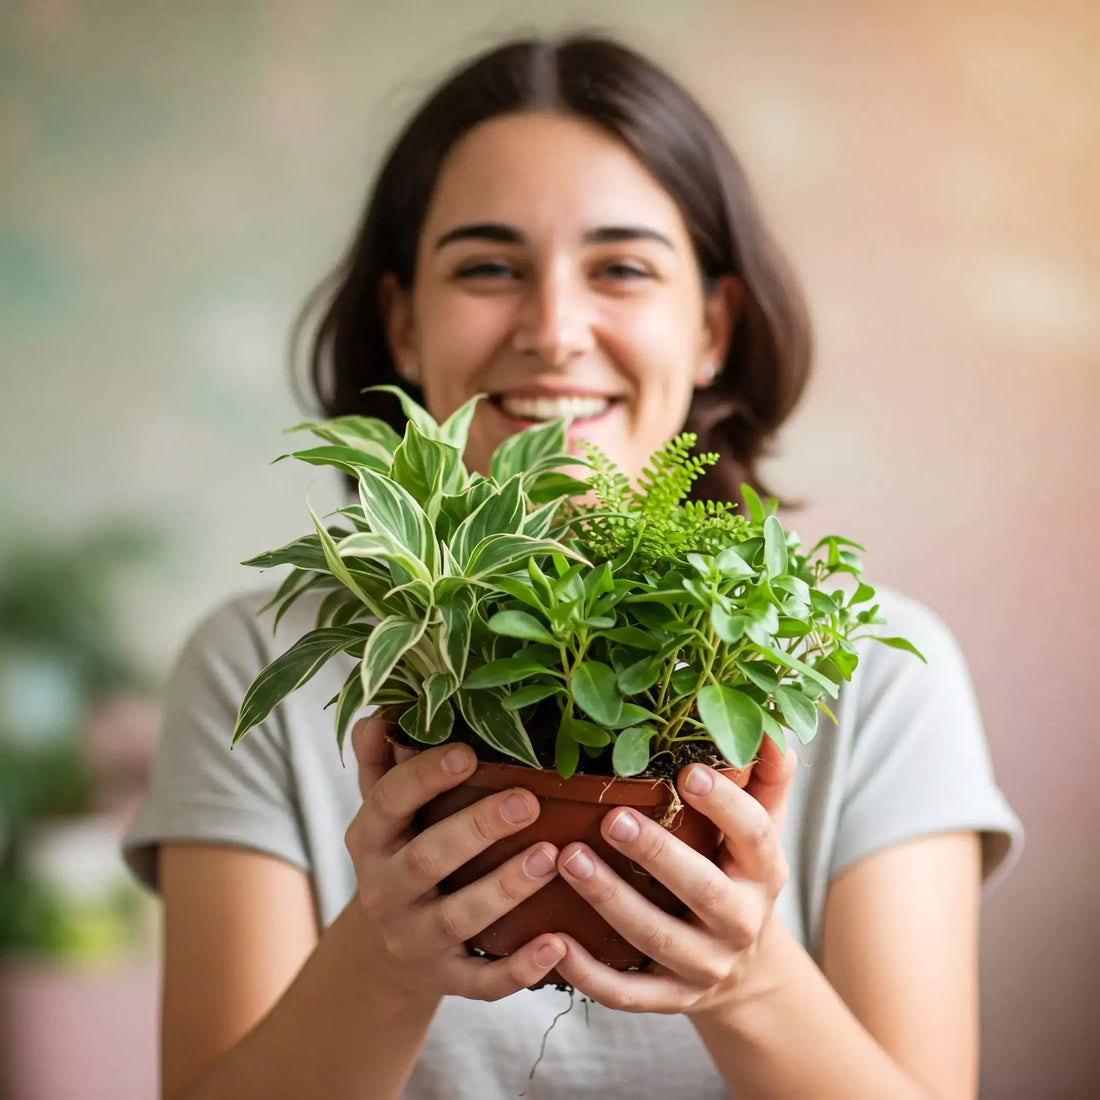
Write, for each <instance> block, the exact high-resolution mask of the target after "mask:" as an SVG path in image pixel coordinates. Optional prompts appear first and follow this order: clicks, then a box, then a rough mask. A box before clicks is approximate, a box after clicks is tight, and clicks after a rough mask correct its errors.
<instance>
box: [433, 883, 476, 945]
mask: <svg viewBox="0 0 1100 1100" xmlns="http://www.w3.org/2000/svg"><path fill="white" fill-rule="evenodd" d="M435 912H436V926H437V927H438V928H439V931H440V932H441V933H442V935H443V938H444V939H445V940H446V941H447V942H448V943H463V942H465V940H466V939H467V937H468V935H469V932H468V927H467V921H466V918H465V917H464V916H463V915H462V913H461V912H460V911H459V906H458V903H457V902H456V900H455V896H454V895H453V894H445V895H444V896H443V897H442V898H440V899H439V902H438V903H437V906H436V911H435Z"/></svg>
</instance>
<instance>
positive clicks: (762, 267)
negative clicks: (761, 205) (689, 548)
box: [295, 33, 811, 507]
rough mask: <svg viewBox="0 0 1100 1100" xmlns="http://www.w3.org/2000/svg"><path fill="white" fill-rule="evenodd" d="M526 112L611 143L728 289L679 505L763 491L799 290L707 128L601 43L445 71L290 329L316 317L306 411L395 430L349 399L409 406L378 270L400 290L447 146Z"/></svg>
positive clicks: (524, 42) (502, 50) (783, 400)
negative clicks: (694, 470)
mask: <svg viewBox="0 0 1100 1100" xmlns="http://www.w3.org/2000/svg"><path fill="white" fill-rule="evenodd" d="M525 110H531V111H553V112H556V113H559V114H564V115H568V116H573V117H577V118H581V119H585V120H588V121H590V122H594V123H596V124H597V125H599V126H600V127H602V128H603V129H604V130H605V131H606V132H608V133H610V134H611V135H612V136H614V137H616V138H618V139H619V140H620V141H621V142H623V144H624V145H626V146H627V148H629V149H630V150H631V152H633V153H634V155H635V156H636V157H637V158H638V159H639V161H641V163H642V164H643V165H644V166H645V167H646V168H647V169H648V170H649V172H650V173H651V174H652V175H653V176H654V177H655V178H656V179H657V181H658V182H659V183H660V184H661V185H662V186H663V187H664V188H665V190H666V191H667V192H668V193H669V195H670V196H671V197H672V199H673V200H674V201H675V202H676V203H677V205H678V207H679V209H680V211H681V214H682V216H683V218H684V221H685V224H686V226H687V230H688V233H689V235H690V238H691V240H692V243H693V245H694V248H695V253H696V257H697V259H698V263H699V268H700V272H701V275H702V278H703V282H704V286H705V287H708V288H709V285H710V280H712V279H714V278H716V277H717V276H720V275H725V274H732V275H735V276H737V277H738V278H739V279H740V281H741V282H742V284H743V286H744V299H743V302H742V305H741V312H740V315H739V317H738V319H737V324H736V328H735V330H734V334H733V338H732V340H731V343H730V348H729V353H728V355H727V356H726V359H725V362H724V363H723V364H721V369H720V372H719V374H718V376H717V378H716V379H715V381H714V383H713V384H712V385H711V386H709V387H707V388H704V389H699V390H696V391H695V394H694V397H693V400H692V403H691V407H690V410H689V412H688V417H687V421H686V423H685V424H684V430H686V431H694V432H696V433H697V434H698V436H699V439H698V442H697V444H696V449H697V450H703V451H717V452H718V453H719V454H720V455H721V456H722V457H721V460H720V462H719V464H718V465H716V466H714V467H711V468H710V469H708V470H707V472H706V474H705V475H704V476H703V477H701V478H700V479H699V480H698V481H697V482H696V483H695V485H694V486H693V493H692V496H693V497H695V498H696V499H707V498H713V499H716V500H730V501H737V502H739V503H743V502H742V501H741V493H740V489H739V485H740V483H741V482H742V481H746V482H748V483H749V484H750V485H752V486H753V488H754V489H756V490H757V492H759V493H761V494H762V495H775V494H772V493H771V491H770V490H769V489H768V488H767V487H766V486H764V485H763V484H762V482H761V479H760V475H759V472H758V470H757V464H758V462H759V460H760V459H761V458H762V457H763V456H765V455H766V454H767V453H769V452H768V444H769V442H770V440H771V437H772V436H773V435H774V433H775V432H776V430H777V429H778V428H779V426H780V425H781V424H782V423H783V421H784V420H786V418H787V417H788V416H789V415H790V413H791V411H792V410H793V409H794V407H795V405H796V404H797V402H798V399H799V397H800V396H801V394H802V391H803V389H804V388H805V385H806V380H807V376H808V374H809V367H810V355H811V339H810V325H809V319H808V316H807V312H806V307H805V304H804V302H803V298H802V295H801V292H800V290H799V287H798V285H797V283H796V282H795V280H794V278H793V277H792V275H791V272H790V270H789V268H788V266H787V264H786V261H785V260H784V258H783V256H782V254H781V253H780V251H779V249H778V247H777V246H776V244H775V242H774V241H773V240H772V237H771V235H770V233H769V232H768V230H767V228H766V227H765V225H764V222H763V220H762V218H761V215H760V213H759V211H758V209H757V206H756V202H755V200H754V198H753V195H752V192H751V188H750V186H749V183H748V181H747V179H746V177H745V174H744V171H743V170H742V168H741V166H740V164H739V163H738V161H737V159H736V157H735V156H734V155H733V153H732V151H731V150H730V148H729V146H728V145H727V144H726V142H725V140H724V139H723V137H722V135H721V133H720V132H719V130H718V129H717V127H716V126H715V124H714V122H713V121H712V120H711V118H710V117H709V116H708V115H707V114H706V112H705V111H704V110H703V109H702V107H700V105H699V104H698V103H697V102H696V100H695V99H694V98H693V97H692V96H691V95H690V93H689V92H687V91H686V90H685V89H684V88H683V87H682V86H681V85H680V84H678V83H677V82H676V81H675V80H673V79H672V77H670V76H669V75H668V74H667V73H665V72H664V71H662V70H661V69H660V68H658V67H657V66H656V65H654V64H653V63H652V62H651V61H649V60H647V59H646V58H644V57H643V56H641V55H640V54H639V53H637V52H635V51H634V50H633V49H631V48H629V47H627V46H625V45H623V44H622V43H620V42H617V41H615V40H614V39H613V38H610V37H607V36H605V35H602V34H593V33H576V34H571V35H568V36H566V37H563V38H560V39H545V38H542V37H537V36H533V37H528V38H521V39H514V40H511V41H508V42H505V43H503V44H501V45H498V46H496V47H493V48H492V49H490V50H488V51H487V52H485V53H483V54H481V55H480V56H478V57H476V58H474V59H473V60H472V61H470V62H468V63H466V64H464V65H462V66H461V67H460V68H458V69H456V70H455V71H453V72H452V73H451V74H450V75H449V76H448V77H447V78H446V79H445V80H444V81H443V83H442V84H440V85H439V86H438V87H437V89H436V90H435V91H434V92H432V93H431V94H430V95H429V96H428V98H427V99H426V100H425V102H424V103H423V104H422V105H421V106H420V108H419V109H418V110H417V111H416V113H415V114H414V116H413V117H412V119H411V121H410V122H408V124H407V125H406V126H405V128H404V130H403V132H402V133H401V134H400V135H399V136H398V138H397V140H396V141H395V143H394V144H393V146H392V148H391V149H390V151H389V154H388V156H387V157H386V158H385V161H384V162H383V164H382V168H381V171H380V172H379V174H378V177H377V180H376V182H375V185H374V189H373V191H372V193H371V195H370V198H369V201H368V203H367V207H366V211H365V213H364V215H363V218H362V222H361V224H360V226H359V229H358V231H357V232H356V234H355V238H354V240H353V242H352V244H351V247H350V248H349V249H348V252H347V254H346V255H345V256H344V258H343V260H342V261H341V262H340V264H339V265H338V266H337V268H336V269H335V270H334V271H333V272H332V274H331V275H330V276H329V277H328V278H327V279H326V280H325V281H324V282H323V283H322V284H321V286H319V287H318V288H317V289H316V290H315V291H314V293H313V295H312V296H311V297H310V299H309V300H308V301H307V302H306V305H305V306H304V307H303V310H302V313H301V314H300V316H299V318H298V321H297V324H296V326H295V346H297V345H298V341H299V340H300V339H301V337H302V333H303V331H304V329H305V326H306V324H307V321H308V318H309V317H310V316H311V315H312V314H313V313H314V312H315V311H316V310H317V309H319V308H322V309H323V312H322V313H321V316H320V320H319V322H318V324H317V327H316V330H315V332H314V335H313V338H312V346H311V352H310V356H309V381H310V386H311V389H312V391H313V393H314V395H315V396H316V398H317V402H318V404H319V407H320V410H321V412H323V414H324V415H325V416H328V417H334V416H343V415H347V414H353V413H354V414H365V413H366V412H367V406H368V404H369V411H370V415H373V416H379V417H381V418H382V419H385V420H387V421H389V422H390V423H391V424H392V425H393V427H394V428H395V429H397V431H398V432H399V433H403V432H404V427H405V417H404V415H403V413H402V412H401V408H400V405H399V403H398V402H397V401H396V400H391V398H390V397H389V395H379V394H372V395H369V396H368V395H364V394H362V393H361V392H360V391H361V390H362V389H363V387H365V386H370V385H375V384H379V383H391V384H393V385H397V386H401V387H402V388H404V389H405V390H407V391H408V392H409V393H410V394H411V395H412V396H413V397H414V398H415V399H416V400H417V401H420V402H421V403H423V396H422V393H421V391H420V389H419V387H416V386H412V385H409V384H408V383H406V382H405V381H404V380H403V379H402V378H401V377H400V376H399V375H398V374H397V372H396V370H395V367H394V363H393V359H392V357H391V354H390V348H389V343H388V339H387V335H386V327H385V323H384V318H383V315H382V307H381V303H380V301H379V285H380V281H381V279H382V276H383V275H384V274H385V273H386V272H393V273H394V274H395V276H396V278H397V280H398V281H399V283H400V284H401V286H402V287H404V288H406V289H410V288H411V287H412V284H413V280H414V276H415V267H416V257H417V244H418V241H419V236H420V231H421V227H422V225H423V222H424V218H425V216H426V213H427V209H428V205H429V201H430V199H431V196H432V192H433V189H434V187H435V182H436V179H437V177H438V175H439V171H440V167H441V165H442V162H443V160H444V158H445V157H446V155H447V153H448V151H449V150H450V149H451V147H452V146H453V145H454V144H455V143H456V142H457V141H458V140H459V139H460V138H461V137H462V136H463V135H465V134H466V133H467V132H469V131H470V130H472V129H473V128H474V127H475V126H477V125H478V124H479V123H482V122H485V121H487V120H488V119H491V118H493V117H495V116H497V115H502V114H507V113H514V112H519V111H525ZM296 389H297V384H296ZM300 396H301V395H300V393H299V398H300ZM349 480H350V479H349ZM781 503H782V504H783V506H784V507H797V506H798V504H797V503H796V502H786V501H781Z"/></svg>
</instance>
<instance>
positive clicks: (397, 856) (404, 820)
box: [345, 716, 565, 1001]
mask: <svg viewBox="0 0 1100 1100" xmlns="http://www.w3.org/2000/svg"><path fill="white" fill-rule="evenodd" d="M386 728H387V722H386V721H385V720H384V719H383V718H381V717H378V716H372V717H370V718H364V719H361V720H360V721H359V722H357V723H356V724H355V726H354V727H353V729H352V735H351V739H352V745H353V746H354V749H355V756H356V759H357V760H358V763H359V789H360V791H361V792H362V795H363V804H362V806H361V807H360V809H359V812H358V813H357V814H356V815H355V817H354V819H353V820H352V822H351V825H350V826H349V827H348V830H347V833H346V835H345V843H346V845H347V849H348V852H349V853H350V854H351V858H352V861H353V862H354V864H355V871H356V875H357V876H358V882H359V903H360V905H361V906H362V911H363V913H364V914H365V916H366V919H367V922H368V925H369V929H370V936H371V943H370V944H369V945H368V950H369V952H370V958H371V963H372V967H373V968H375V969H376V972H377V977H379V978H380V979H381V980H383V981H384V982H385V983H386V984H387V985H388V986H389V988H391V989H397V990H400V991H402V992H404V993H407V994H412V995H413V996H414V997H416V998H418V999H422V998H436V997H440V996H442V995H444V994H448V993H450V994H457V995H458V996H461V997H470V998H473V999H476V1000H483V1001H495V1000H498V999H499V998H501V997H506V996H508V995H509V994H510V993H515V992H516V991H517V990H520V989H524V988H525V987H527V986H529V985H533V984H534V983H535V982H537V981H538V980H539V979H540V978H543V977H545V976H546V974H547V972H548V971H549V970H550V969H551V968H552V967H553V966H554V965H555V964H556V963H557V962H558V960H559V959H560V958H561V957H562V955H563V954H564V952H565V944H564V942H563V940H562V938H561V937H560V936H556V935H542V936H537V937H536V938H535V939H533V940H531V942H530V943H528V944H525V945H524V946H523V947H522V948H521V949H520V950H519V951H517V952H516V953H514V954H512V955H510V956H508V957H507V958H504V959H498V960H495V961H492V962H490V961H489V960H488V959H483V958H480V957H477V956H471V955H470V954H469V953H468V952H467V950H466V946H465V941H466V940H468V939H469V938H470V937H471V936H472V935H474V933H476V932H479V931H481V929H483V928H485V927H487V926H488V925H490V924H492V923H493V921H495V920H497V919H498V918H499V917H501V916H502V915H503V914H505V913H507V912H508V911H509V910H510V909H513V908H515V906H516V905H518V904H519V902H521V901H523V899H524V898H527V897H529V896H530V895H531V894H533V893H535V891H537V890H538V889H540V888H541V887H543V886H545V885H546V883H548V882H550V881H551V880H552V879H553V878H554V875H555V873H556V869H555V866H554V861H555V859H556V858H557V855H558V851H557V849H556V848H555V847H554V845H552V844H549V843H546V842H541V843H539V844H534V845H532V846H531V847H530V848H528V849H527V850H526V851H525V852H521V853H520V854H519V855H517V856H514V857H513V858H512V859H510V860H508V861H507V862H506V863H504V864H502V865H501V866H500V867H499V868H498V869H497V870H496V871H494V872H493V873H492V874H489V875H486V876H484V877H483V878H481V879H479V880H478V881H477V882H473V883H471V884H470V885H469V886H466V887H463V888H462V889H461V890H458V891H457V892H456V893H453V894H440V893H439V891H438V889H437V888H436V887H437V885H438V883H439V882H440V881H441V880H442V879H444V878H446V876H447V875H449V874H450V873H451V872H452V871H454V870H455V869H456V868H457V867H460V866H461V865H462V864H463V863H465V862H466V861H467V860H469V859H471V858H473V856H475V855H477V854H478V853H479V852H481V851H483V850H484V849H486V848H488V847H489V845H490V844H492V843H494V842H495V841H496V840H499V839H500V838H501V837H504V836H509V835H510V834H512V833H516V832H519V830H520V829H522V828H524V827H525V826H527V825H529V824H530V823H531V821H533V820H534V819H535V818H536V817H538V813H539V804H538V800H537V799H536V798H535V796H534V795H532V794H531V793H530V792H529V791H524V790H517V789H512V790H508V791H501V792H499V793H497V794H492V795H489V796H488V797H487V798H483V799H481V801H479V802H476V803H474V805H472V806H467V807H466V808H465V809H463V810H460V811H459V812H457V813H455V814H453V815H452V816H450V817H448V818H446V819H445V820H443V821H440V822H438V823H437V824H435V825H432V826H431V827H430V828H428V829H425V830H424V832H422V833H420V834H419V835H415V836H414V835H413V832H412V820H413V815H414V813H415V812H416V810H417V809H419V807H421V806H423V805H424V804H425V803H426V802H429V801H431V799H433V798H434V797H435V796H436V795H438V794H440V793H442V792H443V791H445V790H448V789H450V788H451V787H457V786H458V784H459V783H461V782H462V781H463V780H465V779H466V778H467V777H468V776H469V775H470V774H471V773H472V772H473V770H474V767H475V766H476V763H477V761H476V759H475V757H474V753H473V750H472V749H471V748H470V747H469V746H468V745H456V744H448V745H439V746H437V747H435V748H431V749H427V750H426V751H424V752H417V753H412V752H411V751H407V750H401V749H398V753H399V756H400V758H401V759H400V762H398V763H394V757H393V746H392V745H391V743H390V742H389V741H388V740H387V739H386V736H385V734H386Z"/></svg>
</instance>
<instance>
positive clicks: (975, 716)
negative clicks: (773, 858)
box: [831, 590, 1023, 889]
mask: <svg viewBox="0 0 1100 1100" xmlns="http://www.w3.org/2000/svg"><path fill="white" fill-rule="evenodd" d="M883 595H884V594H883V593H882V592H881V590H880V597H882V596H883ZM881 613H882V615H883V616H884V617H885V618H886V619H887V622H886V624H884V625H882V626H879V627H876V630H877V631H879V632H880V633H881V634H882V635H883V636H897V635H901V636H902V637H905V638H908V639H909V640H910V641H911V642H912V643H913V644H914V645H915V646H916V647H917V648H918V649H919V650H920V651H921V653H922V654H923V655H924V657H925V658H926V659H927V664H924V663H922V662H921V661H920V660H919V659H918V658H917V657H915V656H913V655H912V654H911V653H908V652H906V651H904V650H897V649H893V648H889V647H887V646H885V645H883V644H882V643H880V642H874V641H870V640H867V641H864V642H862V643H860V667H859V668H858V669H857V671H856V677H857V678H859V680H860V684H859V691H858V692H857V693H856V700H855V701H856V711H855V718H854V728H853V731H852V739H851V749H850V754H851V755H850V761H849V767H848V776H847V783H846V785H845V790H844V794H843V801H842V804H841V808H840V819H839V824H838V830H837V837H836V844H835V848H834V853H833V864H832V870H831V874H832V876H835V875H836V874H838V873H839V872H840V871H842V870H843V869H844V868H845V867H847V866H849V865H851V864H853V863H855V862H856V861H857V860H859V859H861V858H863V857H864V856H866V855H869V854H870V853H871V852H873V851H876V850H878V849H881V848H885V847H887V846H888V845H891V844H896V843H899V842H901V841H904V840H909V839H912V838H915V837H918V836H924V835H928V834H932V833H938V832H948V831H953V830H962V829H973V830H976V831H978V832H979V833H980V834H981V838H982V879H983V882H984V884H985V886H986V888H987V889H988V888H989V887H990V886H991V885H992V883H993V882H995V881H1000V879H1001V878H1003V876H1004V875H1006V874H1007V873H1008V871H1009V869H1010V868H1011V867H1012V866H1013V865H1014V864H1015V862H1016V861H1017V859H1018V858H1019V855H1020V852H1021V850H1022V847H1023V827H1022V825H1021V823H1020V821H1019V819H1018V818H1017V817H1016V815H1015V813H1014V812H1013V811H1012V808H1011V807H1010V806H1009V804H1008V802H1007V800H1006V799H1005V797H1004V795H1003V794H1002V793H1001V791H1000V789H999V788H998V786H997V783H996V780H995V778H994V774H993V766H992V761H991V759H990V753H989V748H988V745H987V744H986V738H985V732H984V729H983V726H982V720H981V716H980V714H979V710H978V703H977V699H976V697H975V694H974V689H973V685H972V683H971V678H970V673H969V670H968V668H967V665H966V661H965V659H964V657H963V654H962V651H961V649H960V648H959V645H958V643H957V641H956V640H955V638H954V636H953V635H952V633H951V631H950V630H949V629H948V627H947V626H946V625H945V624H944V623H943V621H942V620H941V619H940V618H939V617H938V616H936V615H935V614H934V613H933V612H932V611H930V610H929V609H928V608H926V607H924V606H923V605H922V604H920V603H918V602H917V601H915V600H911V599H908V598H907V597H903V596H901V595H899V594H897V593H892V594H891V595H890V596H889V598H888V599H886V598H884V599H883V604H882V611H881ZM864 647H865V648H864Z"/></svg>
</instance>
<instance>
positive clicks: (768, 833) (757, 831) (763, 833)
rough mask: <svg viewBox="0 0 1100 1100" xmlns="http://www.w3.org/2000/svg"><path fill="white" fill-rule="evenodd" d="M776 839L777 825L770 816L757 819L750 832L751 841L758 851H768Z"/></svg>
mask: <svg viewBox="0 0 1100 1100" xmlns="http://www.w3.org/2000/svg"><path fill="white" fill-rule="evenodd" d="M774 841H775V826H774V824H773V823H772V819H771V818H770V817H766V816H765V817H763V818H761V819H760V820H758V821H756V822H755V823H754V824H753V826H752V829H751V831H750V833H749V842H750V843H751V844H752V846H753V847H754V848H755V849H756V850H757V851H758V852H765V851H767V850H768V849H769V848H770V847H771V845H772V844H773V843H774Z"/></svg>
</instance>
